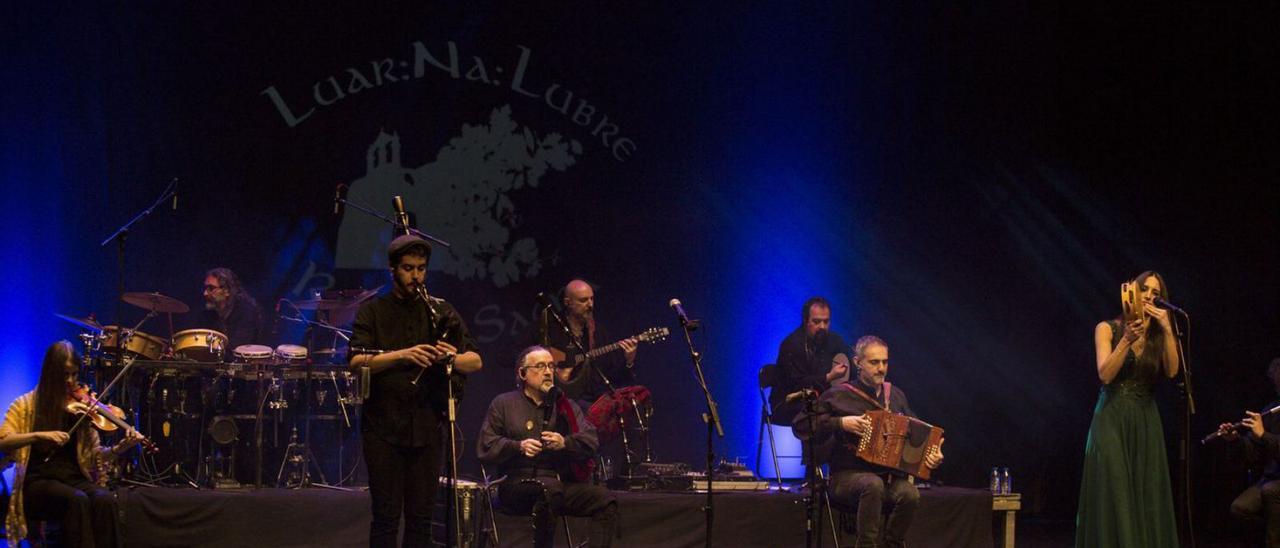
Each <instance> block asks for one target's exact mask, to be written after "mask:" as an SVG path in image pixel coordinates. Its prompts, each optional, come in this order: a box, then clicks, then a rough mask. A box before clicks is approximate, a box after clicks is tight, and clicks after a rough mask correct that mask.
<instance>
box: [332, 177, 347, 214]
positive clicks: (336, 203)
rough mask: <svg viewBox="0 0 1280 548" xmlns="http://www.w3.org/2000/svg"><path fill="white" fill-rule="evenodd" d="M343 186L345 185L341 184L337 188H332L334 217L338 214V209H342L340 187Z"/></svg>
mask: <svg viewBox="0 0 1280 548" xmlns="http://www.w3.org/2000/svg"><path fill="white" fill-rule="evenodd" d="M344 186H346V185H344V184H342V183H338V186H335V187H333V214H334V215H337V214H338V212H339V209H340V208H341V207H342V187H344Z"/></svg>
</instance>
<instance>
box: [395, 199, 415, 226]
mask: <svg viewBox="0 0 1280 548" xmlns="http://www.w3.org/2000/svg"><path fill="white" fill-rule="evenodd" d="M391 207H392V208H393V209H395V210H396V224H397V225H399V228H400V229H401V231H403V232H404V233H405V234H411V233H412V231H411V230H409V213H408V212H406V211H405V210H404V200H403V199H401V198H400V197H399V196H392V197H391Z"/></svg>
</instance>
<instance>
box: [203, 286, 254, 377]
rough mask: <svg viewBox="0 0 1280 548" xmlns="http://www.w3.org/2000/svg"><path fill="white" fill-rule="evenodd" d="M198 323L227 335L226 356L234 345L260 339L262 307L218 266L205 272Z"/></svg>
mask: <svg viewBox="0 0 1280 548" xmlns="http://www.w3.org/2000/svg"><path fill="white" fill-rule="evenodd" d="M200 324H201V327H204V328H205V329H212V330H214V331H217V332H219V333H222V334H223V335H226V336H227V347H226V350H227V351H226V353H225V354H226V356H227V357H228V358H230V357H231V356H232V354H231V350H234V349H235V347H237V346H240V345H242V344H260V343H261V342H262V339H261V337H262V309H261V308H259V307H258V302H257V301H255V300H253V297H250V296H249V294H248V293H246V292H245V290H244V286H242V285H240V277H239V276H236V273H235V272H232V271H231V269H229V268H222V267H218V268H215V269H212V270H210V271H208V272H206V273H205V275H204V311H203V313H202V314H201V318H200Z"/></svg>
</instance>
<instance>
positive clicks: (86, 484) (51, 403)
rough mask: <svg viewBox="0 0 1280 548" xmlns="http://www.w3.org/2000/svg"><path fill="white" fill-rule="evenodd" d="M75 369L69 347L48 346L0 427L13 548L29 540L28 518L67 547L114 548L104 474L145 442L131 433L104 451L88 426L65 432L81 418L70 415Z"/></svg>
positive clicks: (65, 344) (112, 500) (112, 505)
mask: <svg viewBox="0 0 1280 548" xmlns="http://www.w3.org/2000/svg"><path fill="white" fill-rule="evenodd" d="M78 367H79V358H78V357H77V355H76V351H75V347H74V346H72V344H71V343H70V342H67V341H58V342H56V343H53V345H52V346H50V347H49V349H48V350H47V351H46V352H45V355H44V362H43V364H42V365H41V368H40V380H39V382H38V384H37V385H36V388H35V390H32V391H31V392H27V393H26V394H23V395H22V396H19V397H18V399H16V400H14V402H13V404H12V405H10V406H9V411H8V412H7V413H6V414H5V417H4V425H3V426H0V453H3V455H4V459H7V460H12V461H14V463H15V464H16V469H15V472H14V489H13V495H12V496H11V497H10V499H9V514H8V518H7V520H6V522H5V530H6V531H7V533H8V541H9V545H10V546H16V545H17V544H18V543H19V542H21V540H22V539H23V538H25V537H26V536H27V519H28V518H30V519H37V520H56V521H60V522H61V523H62V531H63V539H64V542H65V544H66V545H68V546H115V545H116V544H117V538H116V537H117V535H116V522H115V513H116V501H115V497H114V496H113V495H112V493H111V491H109V490H108V489H107V488H106V480H107V474H106V472H107V470H109V469H110V468H111V466H112V465H113V464H114V462H115V459H116V457H118V456H119V455H121V454H123V453H124V452H126V451H128V450H129V449H130V448H132V447H133V446H134V445H136V444H137V443H138V442H139V441H141V439H142V436H141V435H140V434H138V432H137V431H136V430H133V429H132V428H130V429H127V430H126V434H125V435H124V437H122V438H121V439H120V441H119V442H117V443H116V444H115V445H112V446H103V445H101V440H100V438H99V436H98V433H97V431H95V430H94V429H93V428H92V427H90V426H89V425H88V424H83V425H81V426H79V427H78V428H76V430H75V432H74V433H72V434H68V433H67V431H68V430H70V428H71V426H72V425H73V424H75V422H76V420H77V419H78V418H79V417H78V415H74V414H72V413H70V412H68V411H67V408H68V406H69V404H70V403H71V395H72V393H73V391H75V390H77V389H78V388H79V386H78V385H77V383H76V373H77V371H78ZM72 440H74V443H69V442H72Z"/></svg>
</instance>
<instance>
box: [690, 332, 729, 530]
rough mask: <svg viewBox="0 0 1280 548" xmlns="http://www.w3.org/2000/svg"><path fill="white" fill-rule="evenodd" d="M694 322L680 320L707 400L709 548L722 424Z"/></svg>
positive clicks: (707, 514)
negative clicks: (717, 436) (717, 440)
mask: <svg viewBox="0 0 1280 548" xmlns="http://www.w3.org/2000/svg"><path fill="white" fill-rule="evenodd" d="M696 326H697V324H696V323H694V322H681V326H680V327H681V328H682V329H681V330H682V331H684V340H685V342H686V343H687V344H688V345H689V357H690V358H691V359H692V360H693V372H694V375H695V376H696V377H697V379H698V387H700V388H702V395H703V396H704V397H705V398H706V400H707V412H706V413H703V415H702V420H703V421H704V422H706V423H707V503H706V505H705V506H703V507H702V511H703V512H704V513H705V514H706V518H707V525H706V527H707V532H706V546H707V548H711V526H712V523H713V522H714V521H715V512H714V507H713V506H712V499H711V492H712V490H713V489H712V484H713V483H714V482H713V481H712V477H714V473H713V470H712V467H713V466H714V465H715V458H716V454H715V445H714V441H715V436H714V434H720V437H722V438H723V437H724V425H723V423H721V422H720V411H719V408H718V407H717V406H716V401H715V399H714V398H713V397H712V396H711V389H710V388H709V387H708V386H707V379H706V377H705V376H704V375H703V374H702V353H700V352H698V350H697V349H696V348H695V347H694V346H693V337H692V336H691V335H690V333H691V332H692V331H693V330H694V329H695V328H696Z"/></svg>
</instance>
